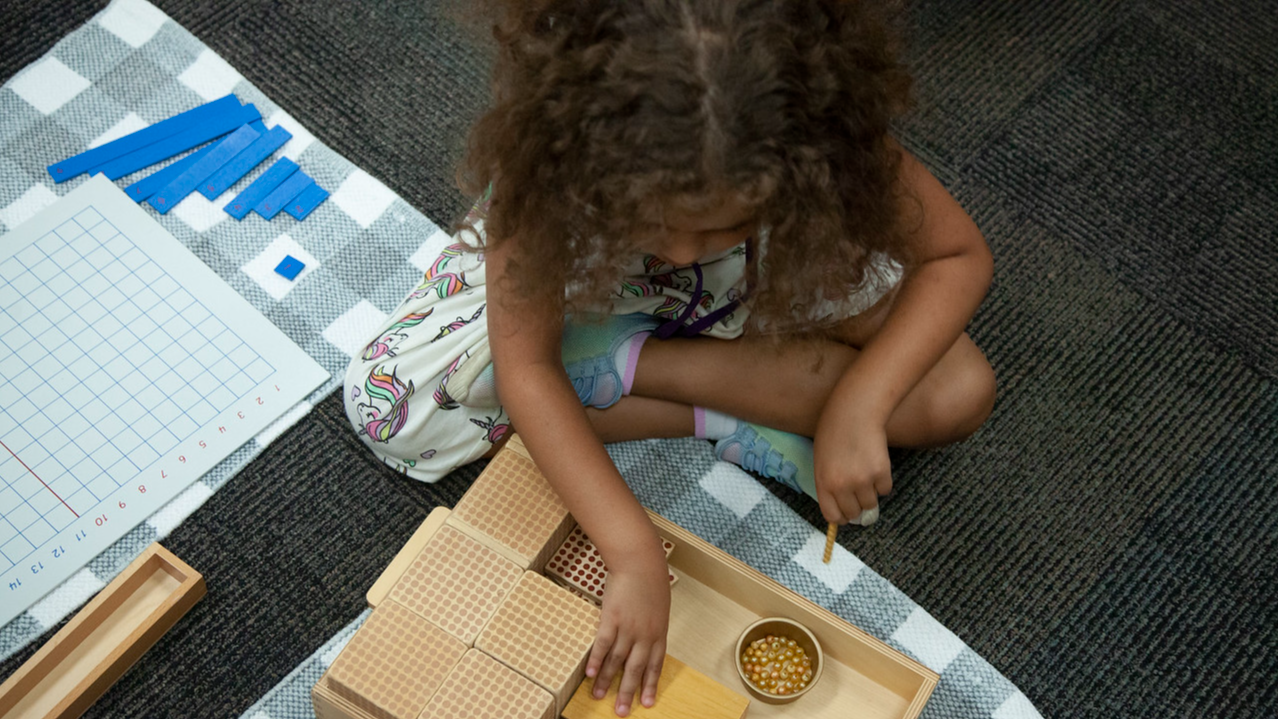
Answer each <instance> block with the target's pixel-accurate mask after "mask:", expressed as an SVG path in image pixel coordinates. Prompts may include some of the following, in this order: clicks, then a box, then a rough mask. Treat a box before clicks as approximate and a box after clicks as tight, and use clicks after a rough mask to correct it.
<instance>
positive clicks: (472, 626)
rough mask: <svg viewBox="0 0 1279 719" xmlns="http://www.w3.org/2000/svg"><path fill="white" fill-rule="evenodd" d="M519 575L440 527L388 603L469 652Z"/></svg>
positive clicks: (492, 555)
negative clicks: (412, 614)
mask: <svg viewBox="0 0 1279 719" xmlns="http://www.w3.org/2000/svg"><path fill="white" fill-rule="evenodd" d="M522 573H523V572H522V570H521V569H520V567H519V566H518V565H516V564H515V563H514V562H512V561H511V560H509V559H507V558H506V557H503V556H502V555H501V554H498V553H497V552H496V551H494V550H493V549H490V548H488V547H485V546H484V545H482V544H480V543H479V542H477V541H475V540H474V539H471V538H470V537H468V536H466V535H465V534H463V533H462V532H459V531H458V530H456V529H454V528H452V527H449V526H443V527H440V528H439V530H438V531H436V533H435V534H434V535H433V536H432V537H431V539H430V540H428V542H427V544H426V546H425V547H423V549H422V551H421V552H420V553H419V554H418V555H417V558H416V559H414V560H413V564H411V565H410V566H409V568H408V570H406V571H405V572H404V574H403V576H401V577H400V580H399V581H398V582H396V584H395V586H394V587H393V588H392V589H391V594H390V599H391V600H392V601H395V602H399V603H400V604H402V605H404V606H405V607H408V608H409V609H411V610H412V611H413V612H415V613H416V614H418V615H419V616H421V617H423V618H425V619H427V620H428V621H430V622H431V623H432V624H434V625H435V626H437V627H440V628H441V629H443V630H444V631H446V632H448V633H449V634H451V635H453V636H455V637H457V638H458V639H460V640H461V641H462V642H463V643H465V644H466V645H467V646H471V645H472V644H474V643H475V637H476V636H478V635H479V633H480V630H481V629H483V628H484V625H485V623H487V622H488V620H489V618H490V617H492V616H493V613H494V612H496V611H497V607H498V605H499V604H501V602H502V600H503V599H504V598H505V597H506V595H507V594H508V593H510V591H511V589H512V588H514V587H515V583H516V582H518V581H519V579H520V574H522Z"/></svg>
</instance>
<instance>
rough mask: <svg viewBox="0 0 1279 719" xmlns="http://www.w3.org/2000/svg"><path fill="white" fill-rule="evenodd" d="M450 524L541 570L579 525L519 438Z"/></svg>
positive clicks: (490, 467)
mask: <svg viewBox="0 0 1279 719" xmlns="http://www.w3.org/2000/svg"><path fill="white" fill-rule="evenodd" d="M448 523H449V524H451V525H453V526H455V527H457V528H458V529H460V530H462V531H463V532H466V533H467V534H468V535H470V536H471V537H472V538H474V539H475V540H476V541H478V542H482V543H485V544H487V545H488V546H490V547H492V548H493V549H495V550H497V551H498V552H501V553H502V554H504V555H506V556H507V557H509V558H510V559H511V561H513V562H515V563H516V564H518V565H520V569H532V570H534V571H541V569H542V567H544V566H546V562H547V560H549V559H550V558H551V555H552V554H553V553H554V552H555V550H556V549H558V548H559V546H560V544H561V543H563V541H564V539H565V538H566V537H568V534H569V532H571V531H572V530H573V528H574V527H576V526H577V522H576V521H574V520H573V517H572V515H570V514H569V513H568V509H567V508H566V507H565V506H564V503H563V502H561V501H560V498H559V495H557V494H555V490H554V489H552V488H551V485H550V483H549V482H547V481H546V477H544V476H543V475H542V473H541V471H539V470H538V468H537V465H535V464H533V459H532V458H531V457H530V456H529V454H528V450H526V449H525V448H524V443H523V442H521V441H520V438H519V437H518V436H514V437H511V439H510V440H508V441H507V443H506V446H505V447H503V449H502V451H501V452H498V453H497V456H495V457H494V458H493V459H492V460H490V461H489V463H488V466H487V467H485V468H484V471H483V472H482V473H480V476H479V477H477V478H476V480H475V482H474V483H473V484H472V485H471V488H470V489H468V490H467V491H466V494H464V495H462V498H461V499H460V500H458V503H457V506H456V507H454V508H453V513H452V514H451V515H449V518H448Z"/></svg>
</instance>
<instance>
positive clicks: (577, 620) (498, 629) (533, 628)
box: [475, 572, 600, 711]
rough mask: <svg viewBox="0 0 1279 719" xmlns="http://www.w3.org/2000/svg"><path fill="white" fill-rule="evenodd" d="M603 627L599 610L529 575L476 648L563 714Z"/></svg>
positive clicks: (516, 588)
mask: <svg viewBox="0 0 1279 719" xmlns="http://www.w3.org/2000/svg"><path fill="white" fill-rule="evenodd" d="M599 621H600V610H599V608H598V607H596V606H595V605H593V604H591V603H590V602H588V601H586V600H585V599H583V598H581V597H579V596H576V595H575V594H573V593H572V592H570V591H568V590H567V589H565V588H563V587H561V586H558V585H556V584H555V583H554V582H552V581H551V580H549V579H547V578H546V577H543V576H542V575H540V574H538V573H536V572H525V573H524V575H523V576H521V577H520V581H519V583H518V584H516V585H515V589H513V590H512V591H511V593H510V595H508V596H507V598H506V600H505V601H504V602H502V606H501V607H499V608H498V610H497V613H496V614H494V615H493V619H492V620H490V621H489V623H488V626H486V627H485V628H484V631H482V632H480V636H479V638H478V639H476V640H475V646H476V648H477V649H482V650H484V652H486V653H487V654H489V655H490V656H492V657H493V658H495V659H497V660H499V661H501V662H502V663H503V664H505V665H506V666H508V667H510V668H512V669H514V670H515V671H517V672H519V673H520V674H523V675H524V676H526V677H528V678H529V679H532V680H533V681H535V682H537V683H538V684H539V685H541V686H542V687H544V688H545V689H546V690H547V691H549V692H551V694H553V695H554V696H555V706H556V711H562V710H563V708H564V705H565V704H567V703H568V699H569V696H571V695H572V692H573V690H574V689H576V688H577V684H578V683H579V682H581V680H582V677H583V676H584V675H585V671H586V658H587V655H588V653H589V652H590V649H591V644H593V643H594V641H595V632H596V630H598V629H599Z"/></svg>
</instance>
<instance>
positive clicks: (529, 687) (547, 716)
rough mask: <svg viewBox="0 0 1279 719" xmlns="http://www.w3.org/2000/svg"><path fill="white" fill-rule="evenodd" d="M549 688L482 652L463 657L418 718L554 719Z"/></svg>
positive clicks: (469, 652)
mask: <svg viewBox="0 0 1279 719" xmlns="http://www.w3.org/2000/svg"><path fill="white" fill-rule="evenodd" d="M554 717H555V700H554V698H553V697H552V696H551V695H550V694H548V693H547V691H546V690H545V689H543V688H542V687H539V686H538V685H537V684H534V683H533V682H531V681H529V680H528V679H526V678H524V677H522V676H520V675H519V673H518V672H515V671H513V670H512V669H510V668H509V667H507V666H505V665H503V664H502V663H501V662H499V661H497V660H496V659H494V658H492V657H490V656H489V655H487V654H485V653H484V652H482V651H480V650H478V649H472V650H470V651H468V652H467V653H466V656H464V657H462V661H461V662H459V663H458V665H457V666H456V667H454V668H453V671H452V672H450V673H449V676H448V678H447V679H445V680H444V685H443V686H441V687H440V690H439V691H438V692H436V693H435V696H433V697H431V701H430V702H428V703H427V705H426V709H424V710H423V711H422V713H421V715H419V716H418V719H554Z"/></svg>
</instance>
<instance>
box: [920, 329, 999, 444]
mask: <svg viewBox="0 0 1279 719" xmlns="http://www.w3.org/2000/svg"><path fill="white" fill-rule="evenodd" d="M966 354H967V353H966ZM932 379H933V381H932V382H930V383H929V384H930V387H929V391H928V392H927V393H926V395H925V396H926V398H927V399H926V409H925V411H926V416H927V423H928V425H929V426H930V427H931V428H932V429H931V431H930V432H929V434H931V435H932V436H934V437H935V438H936V441H937V444H949V443H951V442H958V441H959V440H962V439H965V438H967V437H969V436H971V435H972V434H973V433H974V432H976V431H977V430H978V429H979V428H980V427H981V426H982V425H983V424H985V422H986V419H987V418H988V417H990V413H991V411H992V410H993V409H994V406H995V392H996V387H995V371H994V370H993V369H992V368H991V366H990V363H989V362H987V361H986V358H985V356H983V355H982V354H981V352H980V351H977V352H973V353H971V356H965V357H964V358H963V360H962V361H952V362H948V363H946V367H945V371H944V372H943V373H941V374H940V376H937V377H935V378H932Z"/></svg>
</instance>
